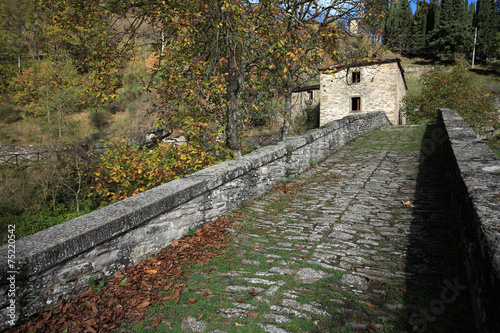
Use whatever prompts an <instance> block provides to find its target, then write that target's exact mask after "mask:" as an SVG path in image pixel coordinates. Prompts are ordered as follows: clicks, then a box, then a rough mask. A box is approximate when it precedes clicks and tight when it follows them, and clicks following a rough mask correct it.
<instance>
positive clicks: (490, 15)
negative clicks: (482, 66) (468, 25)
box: [473, 0, 499, 62]
mask: <svg viewBox="0 0 500 333" xmlns="http://www.w3.org/2000/svg"><path fill="white" fill-rule="evenodd" d="M497 4H498V1H497V3H495V1H494V0H478V1H477V3H476V12H475V13H474V20H473V23H474V27H475V28H477V44H476V56H477V57H478V58H479V60H480V61H481V62H484V61H485V60H486V59H487V58H488V57H491V56H493V52H494V51H493V50H492V47H491V45H492V43H493V42H494V40H495V37H496V34H497V33H498V31H499V30H498V29H499V25H498V12H497V8H498V7H497Z"/></svg>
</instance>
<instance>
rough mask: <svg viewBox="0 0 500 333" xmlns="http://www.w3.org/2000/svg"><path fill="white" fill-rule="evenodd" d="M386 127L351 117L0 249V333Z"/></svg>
mask: <svg viewBox="0 0 500 333" xmlns="http://www.w3.org/2000/svg"><path fill="white" fill-rule="evenodd" d="M388 123H389V122H388V120H387V117H386V115H385V114H384V113H383V112H378V113H371V114H365V115H352V116H349V117H346V118H343V119H341V120H337V121H334V122H331V123H329V124H327V125H325V126H323V127H321V128H318V129H314V130H310V131H307V132H305V133H303V134H301V135H298V136H295V137H291V138H289V139H288V140H286V141H285V142H280V143H279V144H277V145H274V146H267V147H264V148H261V149H258V150H255V151H253V152H252V153H250V154H248V155H245V156H242V157H239V158H236V159H234V160H231V161H227V162H223V163H220V164H217V165H214V166H212V167H210V168H206V169H203V170H201V171H199V172H196V173H194V174H192V175H190V176H187V177H185V178H181V179H176V180H174V181H171V182H168V183H166V184H163V185H161V186H158V187H155V188H153V189H151V190H148V191H146V192H143V193H140V194H138V195H136V196H133V197H131V198H128V199H125V200H122V201H119V202H117V203H114V204H112V205H109V206H107V207H104V208H102V209H99V210H97V211H94V212H92V213H89V214H86V215H82V216H80V217H77V218H75V219H73V220H70V221H67V222H65V223H62V224H59V225H56V226H54V227H51V228H49V229H46V230H43V231H41V232H38V233H36V234H34V235H31V236H28V237H25V238H22V239H18V240H17V241H15V243H13V244H14V246H12V244H8V245H4V246H2V247H0V255H1V256H2V258H9V260H10V261H8V260H3V261H1V262H0V317H1V318H4V320H3V321H2V322H0V331H2V330H5V329H7V328H9V327H10V326H11V325H10V324H11V323H12V324H13V323H15V322H17V321H18V320H19V318H20V317H27V316H30V315H32V314H34V313H37V312H40V311H42V310H46V309H48V308H50V307H53V306H57V305H58V304H59V303H60V302H61V301H62V300H63V299H65V298H69V297H74V296H77V295H79V294H81V293H82V292H83V291H85V290H86V289H88V288H89V285H90V284H89V278H90V277H96V278H97V279H102V278H106V277H110V276H112V275H113V274H114V273H115V272H117V271H120V270H123V269H124V268H125V267H128V266H132V265H134V264H137V263H139V262H140V261H141V260H143V259H146V258H147V257H148V256H150V255H152V254H155V253H158V252H159V251H160V250H161V249H162V248H163V247H165V246H168V245H169V244H170V241H171V240H172V239H178V238H180V237H182V236H183V235H184V234H185V233H186V232H188V231H189V230H190V229H194V228H197V227H199V226H201V225H202V224H203V223H207V222H209V221H211V220H213V219H215V218H216V217H218V216H221V215H225V214H228V213H230V212H231V211H232V210H233V209H234V208H236V207H238V206H239V205H241V204H243V203H246V202H248V201H251V200H252V199H254V198H256V197H258V196H260V195H262V194H264V193H265V192H266V191H267V190H269V189H270V188H271V187H272V186H274V184H276V183H277V182H279V181H280V180H282V179H284V178H286V177H290V176H293V175H295V174H297V173H300V172H302V171H303V170H305V169H306V168H308V167H310V165H311V163H313V162H319V161H321V160H323V159H325V158H326V157H327V156H328V155H330V154H331V153H332V152H333V151H334V150H336V149H338V148H340V147H341V146H343V145H344V144H345V143H346V142H348V141H350V140H351V139H353V138H355V137H356V136H358V135H360V134H362V133H364V132H367V131H370V130H372V129H375V128H377V127H378V126H380V125H384V124H388ZM13 234H14V233H13ZM13 250H14V251H13ZM12 251H13V252H12ZM11 254H12V259H10V258H11V257H10V256H11Z"/></svg>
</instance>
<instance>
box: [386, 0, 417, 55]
mask: <svg viewBox="0 0 500 333" xmlns="http://www.w3.org/2000/svg"><path fill="white" fill-rule="evenodd" d="M412 24H413V13H412V10H411V7H410V3H409V2H408V0H400V1H397V0H391V2H390V3H389V8H388V13H387V16H386V22H385V28H384V42H385V44H387V45H389V47H390V48H391V49H392V50H393V51H396V52H401V53H406V52H407V51H408V48H409V46H410V44H411V40H412V37H411V34H412Z"/></svg>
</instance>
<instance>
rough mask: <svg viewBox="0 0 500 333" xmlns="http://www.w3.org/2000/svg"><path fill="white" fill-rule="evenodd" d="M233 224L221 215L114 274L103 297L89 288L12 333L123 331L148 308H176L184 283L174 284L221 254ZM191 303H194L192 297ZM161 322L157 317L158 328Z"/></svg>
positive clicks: (104, 290) (30, 320) (103, 289)
mask: <svg viewBox="0 0 500 333" xmlns="http://www.w3.org/2000/svg"><path fill="white" fill-rule="evenodd" d="M231 223H233V222H232V221H231V220H229V219H228V218H227V217H221V218H219V219H218V220H217V221H213V222H210V223H207V224H205V225H203V227H201V228H200V229H198V230H196V232H195V233H194V235H192V236H186V237H183V238H181V239H179V240H172V242H171V245H172V246H171V247H166V248H164V249H162V250H161V251H160V253H158V254H157V255H155V256H153V257H152V258H150V259H148V260H145V261H143V262H141V263H140V264H138V265H136V266H134V267H130V268H126V269H125V272H117V273H115V275H114V276H113V278H111V279H109V280H106V281H105V285H104V286H103V287H102V288H101V292H100V293H99V294H96V293H95V291H94V290H92V289H89V290H87V291H86V292H84V293H83V294H81V295H80V296H79V297H77V298H74V299H69V300H65V301H63V302H62V303H61V304H60V305H59V306H57V307H56V308H53V309H52V310H50V311H47V312H44V313H40V314H37V315H35V316H32V317H30V318H29V319H28V320H27V322H25V323H24V324H23V325H20V326H18V327H16V328H14V329H13V330H12V332H30V331H33V332H37V333H44V332H62V331H67V332H95V333H100V332H110V331H113V330H115V329H117V328H118V327H120V325H121V322H122V321H123V320H125V321H129V322H134V321H138V320H141V319H142V318H143V317H144V313H145V312H146V310H147V308H148V306H149V305H150V304H153V303H158V302H161V300H163V301H170V300H173V299H176V301H175V303H174V304H178V303H179V300H180V295H181V293H182V289H183V288H184V287H185V286H186V285H185V284H175V283H174V282H172V281H173V280H175V279H177V278H179V277H183V276H187V272H186V269H187V268H188V267H190V266H194V265H196V264H201V265H203V264H204V263H205V262H207V261H209V260H211V259H213V257H214V256H216V255H219V254H221V253H222V249H223V248H224V247H226V246H227V245H228V243H229V241H230V238H231V237H230V234H229V233H227V232H226V231H225V228H227V227H228V226H229V225H231ZM172 287H173V290H172V292H171V293H170V294H169V295H168V296H165V297H163V298H162V297H161V294H162V293H163V292H164V291H168V290H170V289H171V288H172ZM210 294H211V293H210ZM205 295H209V294H208V293H206V294H205ZM193 300H194V301H196V300H195V299H194V298H193ZM189 302H191V303H193V302H192V300H191V299H189ZM200 319H201V318H200ZM160 321H161V318H158V319H156V321H155V322H154V324H156V325H158V323H160ZM156 325H155V326H156Z"/></svg>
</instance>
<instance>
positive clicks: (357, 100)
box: [351, 97, 361, 111]
mask: <svg viewBox="0 0 500 333" xmlns="http://www.w3.org/2000/svg"><path fill="white" fill-rule="evenodd" d="M351 111H361V97H352V98H351Z"/></svg>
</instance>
